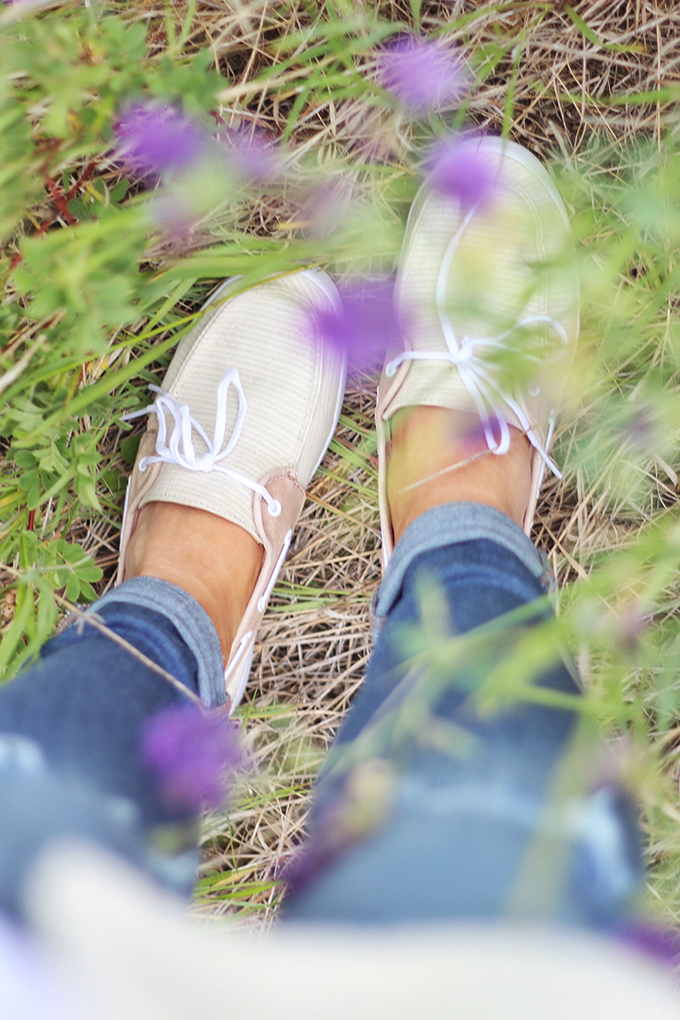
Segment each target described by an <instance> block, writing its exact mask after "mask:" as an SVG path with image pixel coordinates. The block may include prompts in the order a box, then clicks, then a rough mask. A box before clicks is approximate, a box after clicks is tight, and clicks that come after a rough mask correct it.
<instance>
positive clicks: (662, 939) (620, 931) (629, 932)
mask: <svg viewBox="0 0 680 1020" xmlns="http://www.w3.org/2000/svg"><path fill="white" fill-rule="evenodd" d="M614 934H615V936H616V938H617V940H618V941H619V942H622V943H623V944H624V945H626V946H628V947H629V948H630V949H634V950H636V951H637V952H638V953H641V954H642V955H643V956H648V957H651V958H652V959H653V960H656V961H657V962H658V963H661V964H663V965H664V966H666V967H669V968H675V967H677V965H678V963H680V934H678V932H677V931H673V929H671V928H662V927H660V926H659V925H654V924H649V923H648V922H645V921H630V922H628V923H627V924H622V925H621V926H620V927H617V928H616V929H615V931H614Z"/></svg>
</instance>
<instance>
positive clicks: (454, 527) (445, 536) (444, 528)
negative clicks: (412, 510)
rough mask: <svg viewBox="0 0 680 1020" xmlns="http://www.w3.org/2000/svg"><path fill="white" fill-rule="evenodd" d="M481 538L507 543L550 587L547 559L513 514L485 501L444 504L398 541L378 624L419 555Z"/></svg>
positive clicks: (379, 599) (378, 602)
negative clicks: (486, 504) (495, 507)
mask: <svg viewBox="0 0 680 1020" xmlns="http://www.w3.org/2000/svg"><path fill="white" fill-rule="evenodd" d="M478 539H486V540H487V541H489V542H495V543H496V545H500V546H503V547H504V548H505V549H507V550H508V551H509V552H511V553H512V554H513V555H514V556H516V557H517V559H518V560H519V561H520V562H521V563H523V564H524V566H525V567H526V568H527V570H528V571H529V572H530V573H531V574H533V575H534V577H536V578H537V580H539V581H540V582H541V584H542V585H543V587H544V588H545V589H546V590H548V588H549V587H550V583H549V580H548V577H549V568H548V566H547V563H546V561H545V559H544V558H542V557H541V554H540V553H539V552H538V550H537V549H536V547H535V546H534V545H533V543H532V542H531V540H530V539H528V538H527V536H526V535H525V534H524V532H523V531H522V529H521V528H520V527H519V525H518V524H515V522H514V521H513V520H512V519H511V518H510V517H508V516H507V515H506V514H504V513H501V511H500V510H496V509H494V507H491V506H485V505H484V504H483V503H462V502H461V503H442V504H441V505H440V506H435V507H433V508H432V509H431V510H427V511H426V512H425V513H424V514H421V515H420V516H419V517H416V519H415V521H413V522H412V523H411V524H409V526H408V528H407V529H406V531H405V532H404V533H403V535H402V536H401V538H400V539H399V541H398V542H397V544H396V546H395V548H394V552H393V554H392V558H391V559H390V561H389V563H388V564H387V570H386V571H385V576H384V578H383V581H382V584H381V585H380V588H379V589H378V592H377V595H376V598H375V601H374V604H373V615H374V617H375V618H376V622H377V623H378V625H379V624H380V621H381V620H382V619H384V618H385V617H386V616H387V614H388V613H389V611H390V609H391V608H392V606H393V605H394V603H395V602H396V600H397V598H398V596H399V592H400V591H401V586H402V583H403V580H404V576H405V574H406V571H407V570H408V568H409V567H410V566H411V563H412V562H413V560H414V559H415V558H416V557H417V556H420V555H421V553H424V552H430V551H431V550H432V549H441V548H443V547H444V546H447V545H456V544H457V543H459V542H473V541H476V540H478Z"/></svg>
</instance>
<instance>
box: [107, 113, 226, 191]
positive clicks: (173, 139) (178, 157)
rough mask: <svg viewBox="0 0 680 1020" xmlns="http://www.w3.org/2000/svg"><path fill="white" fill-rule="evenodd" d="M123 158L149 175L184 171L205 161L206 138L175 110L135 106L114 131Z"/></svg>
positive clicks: (196, 127) (121, 119) (122, 118)
mask: <svg viewBox="0 0 680 1020" xmlns="http://www.w3.org/2000/svg"><path fill="white" fill-rule="evenodd" d="M114 132H115V134H116V135H117V137H118V138H119V139H120V147H119V154H120V156H121V157H122V158H123V159H124V160H125V162H126V163H128V164H129V165H130V166H132V167H134V168H136V169H139V170H142V171H143V172H145V173H157V174H159V173H164V172H165V171H168V170H183V169H185V168H186V167H188V166H191V164H192V163H195V162H196V161H197V160H198V159H200V158H201V156H202V154H203V152H204V151H205V146H206V136H205V134H204V133H203V132H202V131H201V129H200V128H199V127H198V126H197V125H196V124H195V123H194V122H193V121H191V120H189V119H188V118H187V117H184V116H183V115H182V114H181V113H179V111H178V110H176V109H175V108H174V107H172V106H164V107H158V106H153V105H152V104H140V105H138V106H131V107H130V108H129V109H128V110H127V111H126V112H125V113H124V114H123V116H122V117H121V118H120V120H119V121H118V122H117V124H116V125H115V127H114Z"/></svg>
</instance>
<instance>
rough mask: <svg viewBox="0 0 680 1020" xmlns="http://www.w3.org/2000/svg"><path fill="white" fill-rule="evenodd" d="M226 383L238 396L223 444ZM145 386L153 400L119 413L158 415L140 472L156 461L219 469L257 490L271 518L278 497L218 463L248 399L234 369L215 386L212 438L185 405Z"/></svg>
mask: <svg viewBox="0 0 680 1020" xmlns="http://www.w3.org/2000/svg"><path fill="white" fill-rule="evenodd" d="M230 386H233V387H234V389H235V390H236V393H237V396H238V411H237V413H236V421H235V422H234V427H233V429H232V432H231V436H229V438H228V439H227V440H226V444H225V435H226V431H227V409H228V404H229V387H230ZM149 389H150V390H153V391H154V392H155V393H157V394H158V396H157V397H156V400H155V402H154V403H153V404H150V405H149V406H148V407H144V408H142V410H141V411H133V412H132V413H131V414H126V415H124V416H123V417H124V420H126V421H129V420H130V419H131V418H139V417H141V415H143V414H155V415H156V417H157V418H158V436H157V437H156V456H151V457H142V459H141V460H140V462H139V470H140V471H146V469H147V467H148V466H149V464H156V463H160V462H163V463H165V464H177V465H178V466H179V467H183V468H186V470H187V471H203V472H205V473H206V474H207V473H208V472H210V471H220V472H221V473H222V474H225V475H228V476H229V478H232V479H233V480H234V481H235V482H240V483H241V484H242V485H245V486H246V487H247V488H249V489H252V491H253V492H257V493H259V495H260V496H262V498H263V499H264V501H265V502H266V504H267V509H268V510H269V513H270V515H271V516H272V517H278V516H279V514H280V513H281V504H280V503H279V501H278V499H274V497H273V496H272V495H271V493H270V492H269V491H268V490H267V489H266V488H265V487H264V485H260V483H259V482H255V481H253V479H252V478H247V477H246V476H245V475H242V474H241V473H240V472H239V471H234V470H232V469H231V468H228V467H225V466H224V465H223V464H221V463H220V461H222V460H224V459H225V457H228V456H229V454H230V453H231V452H232V450H233V449H234V447H235V446H236V444H237V443H238V441H239V439H240V437H241V432H242V431H243V422H244V419H245V416H246V412H247V410H248V401H247V400H246V395H245V393H244V391H243V386H242V384H241V379H240V376H239V374H238V369H237V368H229V369H227V371H226V372H225V374H224V376H223V377H222V380H221V382H220V383H219V385H218V387H217V410H216V413H215V430H214V433H213V438H212V440H211V439H209V438H208V435H207V434H206V432H205V429H204V428H203V426H202V425H201V424H200V423H199V422H197V421H196V419H195V418H192V417H191V411H190V409H189V405H188V404H180V403H179V401H178V400H176V399H175V398H174V397H173V396H172V394H170V393H168V391H167V390H164V389H163V388H162V387H161V386H154V385H151V386H149ZM168 414H169V415H171V416H172V418H173V421H174V425H173V427H172V431H171V432H170V438H169V441H168V442H166V440H167V438H168V426H167V422H166V415H168ZM192 429H195V430H196V432H197V433H198V434H199V436H200V437H201V439H202V440H203V442H204V443H205V445H206V446H207V448H208V449H207V451H206V452H205V453H204V454H203V455H202V456H201V457H199V456H198V455H197V453H196V450H195V448H194V441H193V437H192V434H191V433H192Z"/></svg>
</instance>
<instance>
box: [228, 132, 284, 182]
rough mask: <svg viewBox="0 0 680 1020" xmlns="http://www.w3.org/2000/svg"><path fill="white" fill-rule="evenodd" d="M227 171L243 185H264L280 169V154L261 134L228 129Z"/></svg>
mask: <svg viewBox="0 0 680 1020" xmlns="http://www.w3.org/2000/svg"><path fill="white" fill-rule="evenodd" d="M226 142H227V147H228V149H227V154H228V163H229V169H230V170H231V172H232V173H233V174H234V176H235V177H236V178H237V180H239V181H241V182H244V183H252V184H266V183H267V182H268V181H270V180H271V179H272V178H273V177H275V176H276V175H277V173H278V172H279V169H280V154H279V151H278V148H277V147H276V146H275V144H274V143H273V142H270V141H268V140H267V139H265V138H264V136H263V135H262V133H261V132H253V131H251V130H250V129H248V130H245V129H242V128H229V129H228V130H227V134H226Z"/></svg>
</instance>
